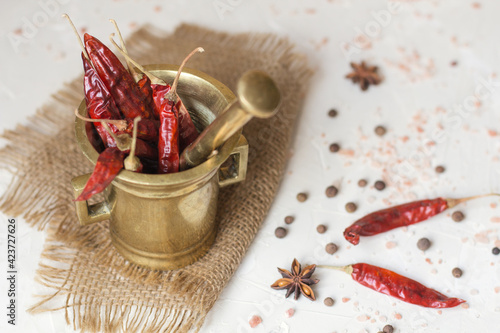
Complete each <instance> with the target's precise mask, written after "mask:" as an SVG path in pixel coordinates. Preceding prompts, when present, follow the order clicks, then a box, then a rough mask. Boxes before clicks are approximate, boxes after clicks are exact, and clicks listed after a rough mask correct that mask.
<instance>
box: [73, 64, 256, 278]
mask: <svg viewBox="0 0 500 333" xmlns="http://www.w3.org/2000/svg"><path fill="white" fill-rule="evenodd" d="M145 68H146V70H148V71H150V72H151V73H153V74H154V75H156V76H158V77H160V78H162V79H163V80H165V81H166V82H172V81H173V79H174V77H175V75H176V73H177V70H178V66H173V65H149V66H145ZM177 91H178V93H179V95H180V97H181V98H182V100H183V102H184V104H185V105H186V107H187V108H188V110H190V113H191V116H192V118H193V121H194V122H195V125H196V127H197V129H198V130H199V131H201V130H202V129H203V128H205V127H206V126H207V125H208V124H209V123H211V122H212V121H213V120H214V119H215V117H216V116H217V115H218V114H219V113H220V112H222V111H223V110H224V109H225V108H226V106H228V104H230V103H231V102H233V101H234V100H235V99H236V96H235V95H234V94H233V93H232V92H231V91H230V90H229V88H227V87H226V86H225V85H223V84H222V83H220V82H219V81H217V80H215V79H214V78H212V77H210V76H208V75H207V74H205V73H203V72H200V71H197V70H194V69H188V68H186V69H184V70H183V72H182V74H181V77H180V80H179V85H178V88H177ZM78 112H79V113H80V114H81V115H84V116H87V110H86V106H85V101H82V103H81V104H80V106H79V108H78ZM75 131H76V140H77V143H78V145H79V146H80V149H81V150H82V152H83V154H84V155H85V156H86V157H87V158H88V159H89V160H90V161H91V162H92V163H93V164H95V163H96V161H97V158H98V156H99V154H98V152H97V151H96V150H95V149H94V147H93V146H92V145H91V144H90V142H89V140H88V138H87V134H86V131H85V122H84V121H82V120H81V119H79V118H76V119H75ZM230 157H231V160H230V161H232V163H233V164H234V168H235V169H236V171H237V172H236V173H235V174H233V173H231V174H229V175H228V174H226V175H222V174H221V175H219V174H220V173H221V171H220V169H221V166H222V164H223V163H224V162H225V161H226V160H228V158H230ZM247 161H248V143H247V141H246V139H245V138H244V137H243V136H242V135H241V129H240V130H239V131H237V132H236V133H235V134H233V135H232V136H231V137H230V138H229V139H228V140H227V141H226V142H225V143H224V144H223V145H222V146H221V147H219V149H218V153H217V154H215V155H214V156H213V157H211V158H210V159H208V160H207V161H205V162H203V163H202V164H200V165H198V166H196V167H194V168H191V169H188V170H185V171H182V172H178V173H173V174H164V175H153V174H142V173H135V172H131V171H127V170H122V171H121V172H120V173H119V174H118V175H117V177H116V178H115V179H114V180H113V182H112V183H111V185H110V186H108V187H107V188H106V189H105V191H104V197H105V200H104V201H103V202H100V203H97V204H93V205H89V204H88V203H87V202H86V201H77V202H75V204H76V212H77V215H78V219H79V221H80V223H81V224H82V225H88V224H91V223H95V222H99V221H103V220H107V219H109V220H110V224H109V231H110V235H111V239H112V242H113V244H114V246H115V247H116V249H117V250H118V252H120V253H121V254H122V255H123V257H125V258H126V259H127V260H129V261H131V262H133V263H135V264H137V265H140V266H143V267H147V268H150V269H157V270H168V269H177V268H181V267H184V266H186V265H189V264H191V263H193V262H194V261H196V260H197V259H199V258H200V257H201V256H203V255H204V254H205V253H206V252H207V251H208V249H209V248H210V246H211V245H212V243H213V242H214V240H215V236H216V231H217V223H216V221H215V215H216V209H217V198H218V194H219V188H220V187H223V186H227V185H230V184H234V183H238V182H241V181H243V180H244V179H245V176H246V168H247ZM234 168H229V169H234ZM224 169H227V168H224ZM89 177H90V174H87V175H82V176H79V177H76V178H74V179H73V180H72V185H73V188H74V194H75V198H76V197H77V196H78V195H79V194H80V193H81V191H82V190H83V188H84V186H85V184H86V182H87V180H88V178H89Z"/></svg>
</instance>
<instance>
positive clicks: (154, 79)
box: [109, 34, 167, 86]
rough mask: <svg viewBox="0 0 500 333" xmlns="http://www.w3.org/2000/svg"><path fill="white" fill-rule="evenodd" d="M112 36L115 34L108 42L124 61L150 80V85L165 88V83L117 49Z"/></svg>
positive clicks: (119, 48)
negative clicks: (128, 62)
mask: <svg viewBox="0 0 500 333" xmlns="http://www.w3.org/2000/svg"><path fill="white" fill-rule="evenodd" d="M114 36H115V34H111V35H109V40H110V41H111V43H112V44H113V45H114V46H115V47H116V49H117V50H118V52H120V54H121V55H122V56H124V57H125V59H126V60H128V61H130V62H131V63H132V64H133V65H134V66H135V67H136V68H137V69H138V70H140V71H141V72H142V73H144V74H146V76H147V77H148V78H149V79H150V80H151V83H152V84H159V85H162V86H166V85H167V83H166V82H165V81H163V80H162V79H160V78H159V77H157V76H155V75H153V74H151V73H150V72H148V71H147V70H145V69H144V67H142V66H141V65H140V64H139V63H138V62H137V61H135V60H134V59H132V58H131V57H130V56H129V55H128V54H127V52H126V51H124V50H122V48H121V47H119V46H118V44H116V42H115V40H114V39H113V37H114Z"/></svg>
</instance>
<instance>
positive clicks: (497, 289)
mask: <svg viewBox="0 0 500 333" xmlns="http://www.w3.org/2000/svg"><path fill="white" fill-rule="evenodd" d="M495 293H497V294H498V293H500V286H498V287H495Z"/></svg>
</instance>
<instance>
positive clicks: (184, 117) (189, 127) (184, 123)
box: [165, 47, 205, 152]
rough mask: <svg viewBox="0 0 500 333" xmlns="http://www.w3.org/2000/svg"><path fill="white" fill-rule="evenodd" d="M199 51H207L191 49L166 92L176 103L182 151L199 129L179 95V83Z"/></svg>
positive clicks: (200, 48) (168, 97)
mask: <svg viewBox="0 0 500 333" xmlns="http://www.w3.org/2000/svg"><path fill="white" fill-rule="evenodd" d="M197 52H205V50H204V49H203V48H202V47H197V48H195V49H194V50H193V51H191V52H190V53H189V54H188V55H187V56H186V58H184V60H183V61H182V63H181V65H180V66H179V70H178V71H177V75H176V76H175V79H174V82H173V83H172V88H171V89H170V90H169V91H168V92H167V93H166V94H165V98H166V99H168V100H170V101H172V102H173V103H174V104H175V109H176V114H177V115H178V122H179V143H180V151H181V152H182V151H183V150H184V148H186V147H187V146H189V145H190V144H191V143H192V142H193V141H194V140H195V139H196V138H197V137H198V131H197V130H196V127H195V126H194V123H193V120H192V119H191V116H190V115H189V112H188V110H187V108H186V106H185V105H184V103H183V102H182V100H181V99H180V98H179V95H177V85H178V83H179V78H180V76H181V73H182V69H183V68H184V66H185V65H186V63H187V62H188V60H189V59H190V58H191V57H192V56H193V55H194V54H195V53H197Z"/></svg>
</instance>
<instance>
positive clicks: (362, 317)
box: [357, 314, 371, 321]
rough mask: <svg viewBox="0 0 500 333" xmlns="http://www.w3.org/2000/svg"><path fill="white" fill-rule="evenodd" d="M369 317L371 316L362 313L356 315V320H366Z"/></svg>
mask: <svg viewBox="0 0 500 333" xmlns="http://www.w3.org/2000/svg"><path fill="white" fill-rule="evenodd" d="M370 318H371V317H370V316H368V315H365V314H364V315H361V316H358V318H357V319H358V321H367V320H370Z"/></svg>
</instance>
